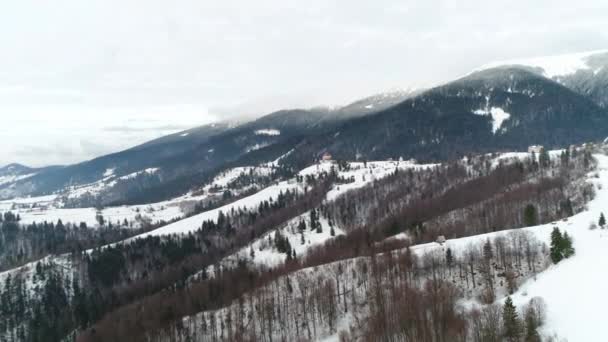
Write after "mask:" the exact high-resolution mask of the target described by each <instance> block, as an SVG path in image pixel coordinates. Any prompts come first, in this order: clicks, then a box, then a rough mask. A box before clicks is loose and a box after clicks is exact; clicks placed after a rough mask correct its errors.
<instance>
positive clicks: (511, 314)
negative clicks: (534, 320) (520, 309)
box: [502, 297, 521, 342]
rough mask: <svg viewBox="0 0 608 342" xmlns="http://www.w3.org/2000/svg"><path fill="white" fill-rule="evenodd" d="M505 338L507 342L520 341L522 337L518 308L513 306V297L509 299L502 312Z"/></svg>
mask: <svg viewBox="0 0 608 342" xmlns="http://www.w3.org/2000/svg"><path fill="white" fill-rule="evenodd" d="M502 319H503V328H504V336H505V338H506V339H507V341H513V342H515V341H518V340H519V337H520V335H521V331H520V328H521V326H520V322H519V317H518V315H517V308H516V307H515V305H513V300H512V299H511V297H507V299H506V300H505V305H504V306H503V311H502Z"/></svg>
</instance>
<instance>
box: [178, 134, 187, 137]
mask: <svg viewBox="0 0 608 342" xmlns="http://www.w3.org/2000/svg"><path fill="white" fill-rule="evenodd" d="M189 135H190V133H182V134H180V135H179V136H180V137H187V136H189Z"/></svg>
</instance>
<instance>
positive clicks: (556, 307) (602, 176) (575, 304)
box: [513, 155, 608, 342]
mask: <svg viewBox="0 0 608 342" xmlns="http://www.w3.org/2000/svg"><path fill="white" fill-rule="evenodd" d="M595 157H596V159H597V160H598V172H597V175H598V178H593V177H592V178H590V181H591V182H593V183H594V184H595V185H596V198H595V199H593V200H592V201H590V202H589V203H588V210H587V211H585V212H582V213H580V214H578V215H575V216H573V217H571V218H570V219H569V220H568V222H563V221H561V222H559V223H557V224H556V225H544V226H539V227H535V228H531V230H533V231H535V232H536V233H537V235H539V234H540V235H541V236H542V237H544V239H545V240H546V241H548V239H549V234H550V232H551V229H552V227H553V226H558V227H560V229H561V230H562V231H563V230H565V231H567V232H568V234H569V235H570V236H572V237H573V240H574V247H575V249H576V254H575V256H574V257H571V258H570V259H567V260H564V261H562V262H560V263H559V264H558V265H555V266H552V267H551V268H550V269H549V270H547V271H545V272H543V273H542V274H540V276H539V277H538V279H537V280H536V281H530V282H528V283H526V284H524V285H523V286H522V287H521V289H520V290H519V291H518V292H517V293H516V295H515V296H514V297H513V300H514V302H515V303H516V304H518V303H523V302H525V301H527V300H529V298H533V297H535V296H539V297H543V298H544V299H545V301H546V302H547V306H548V312H547V324H546V329H545V333H546V334H551V333H552V332H555V333H557V335H558V336H559V337H560V338H565V339H567V340H568V341H569V342H579V341H580V342H583V341H596V340H598V336H603V335H605V331H604V329H603V324H604V323H605V322H604V319H603V318H604V317H603V312H604V311H605V308H606V307H608V297H607V296H605V295H604V292H605V290H606V282H607V281H608V274H607V273H606V270H607V269H608V231H606V230H603V229H599V228H598V229H596V230H590V229H589V226H590V224H591V223H592V222H597V221H598V219H599V216H600V213H601V212H604V213H608V157H607V156H604V155H596V156H595Z"/></svg>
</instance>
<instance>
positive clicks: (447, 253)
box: [445, 248, 454, 267]
mask: <svg viewBox="0 0 608 342" xmlns="http://www.w3.org/2000/svg"><path fill="white" fill-rule="evenodd" d="M445 263H446V265H448V267H452V264H453V263H454V255H453V254H452V249H451V248H448V249H447V250H446V251H445Z"/></svg>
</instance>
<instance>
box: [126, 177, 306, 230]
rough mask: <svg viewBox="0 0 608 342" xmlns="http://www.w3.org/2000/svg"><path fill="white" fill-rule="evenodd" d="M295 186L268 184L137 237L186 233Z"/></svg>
mask: <svg viewBox="0 0 608 342" xmlns="http://www.w3.org/2000/svg"><path fill="white" fill-rule="evenodd" d="M297 188H298V185H297V183H295V182H293V181H285V182H281V183H278V184H276V185H272V186H269V187H267V188H265V189H264V190H261V191H259V192H257V193H255V194H253V195H251V196H248V197H245V198H243V199H240V200H238V201H235V202H233V203H231V204H228V205H225V206H223V207H220V208H217V209H213V210H209V211H206V212H204V213H202V214H198V215H195V216H192V217H189V218H186V219H183V220H181V221H178V222H175V223H172V224H169V225H167V226H164V227H162V228H159V229H156V230H153V231H151V232H148V233H146V234H143V235H139V236H138V237H142V238H145V237H147V236H158V235H171V234H186V233H188V232H192V231H195V230H197V229H199V228H200V227H201V226H202V224H203V222H204V221H208V220H216V219H217V216H218V214H219V212H220V211H222V212H224V213H228V212H230V211H231V210H232V209H234V210H237V209H238V208H247V209H254V208H257V207H258V205H259V204H260V202H262V201H265V200H268V199H270V198H273V199H276V198H277V196H278V195H279V193H280V192H281V191H283V192H285V191H287V190H290V191H292V190H296V189H297Z"/></svg>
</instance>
